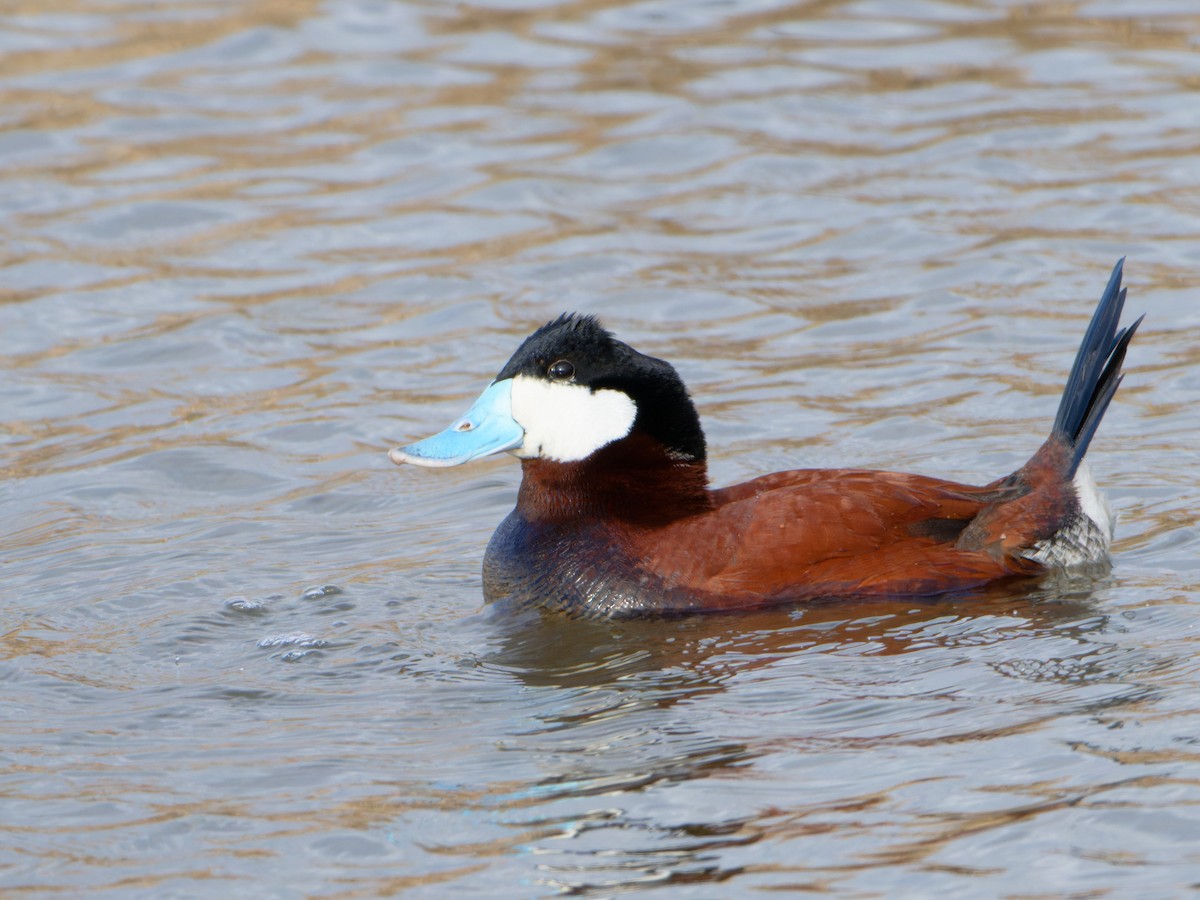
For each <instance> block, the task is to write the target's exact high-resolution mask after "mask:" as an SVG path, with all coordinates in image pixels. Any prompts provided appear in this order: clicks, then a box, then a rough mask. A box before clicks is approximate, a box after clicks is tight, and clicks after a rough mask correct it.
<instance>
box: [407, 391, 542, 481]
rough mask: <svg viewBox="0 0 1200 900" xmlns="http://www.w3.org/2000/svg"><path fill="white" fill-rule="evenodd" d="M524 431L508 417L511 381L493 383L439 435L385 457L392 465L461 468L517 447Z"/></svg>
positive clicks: (510, 403)
mask: <svg viewBox="0 0 1200 900" xmlns="http://www.w3.org/2000/svg"><path fill="white" fill-rule="evenodd" d="M524 440H525V429H524V428H522V427H521V426H520V425H518V424H517V423H516V421H515V420H514V419H513V416H512V379H511V378H505V379H504V380H503V381H497V382H495V383H493V384H492V385H491V386H490V387H489V388H488V389H487V390H486V391H484V392H483V393H482V394H480V395H479V399H478V400H476V401H475V403H474V404H473V405H472V406H471V408H470V409H468V410H467V414H466V415H465V416H463V417H462V418H461V419H459V420H458V421H457V422H455V423H454V424H453V425H451V426H450V427H449V428H447V429H446V430H445V431H443V432H441V433H440V434H435V435H434V436H433V437H430V438H425V440H423V441H417V443H415V444H409V445H408V446H407V447H397V448H396V449H395V450H393V451H392V452H391V453H389V454H388V458H389V459H391V461H392V462H394V463H395V464H396V465H400V464H401V463H412V464H413V465H417V466H430V467H442V466H461V465H462V464H463V463H465V462H470V461H471V460H473V459H479V458H480V457H482V456H491V455H492V454H493V453H500V452H502V451H504V450H511V449H513V448H514V447H519V446H521V442H522V441H524Z"/></svg>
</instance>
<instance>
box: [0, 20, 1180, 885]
mask: <svg viewBox="0 0 1200 900" xmlns="http://www.w3.org/2000/svg"><path fill="white" fill-rule="evenodd" d="M1132 9H1133V8H1132V7H1131V6H1129V5H1127V4H1121V3H1111V2H1100V0H1095V2H1084V3H1081V4H1075V5H1072V6H1062V5H1054V4H1047V5H1043V4H1019V3H1010V2H1001V0H991V2H988V0H979V2H966V0H964V2H955V3H934V2H901V3H894V2H889V3H872V2H857V3H854V2H832V3H772V2H765V0H758V2H753V0H741V2H721V3H717V2H713V3H692V2H642V3H618V2H604V0H597V2H575V3H552V2H536V0H534V2H524V0H516V2H504V3H489V4H481V5H475V6H469V5H465V4H442V3H437V2H432V0H431V2H427V3H423V4H422V3H401V2H381V0H380V2H370V0H362V2H349V0H331V2H326V3H316V2H296V0H289V2H278V0H250V2H219V0H208V2H201V0H178V2H173V3H170V4H158V3H152V2H150V0H114V2H102V0H71V2H67V0H61V2H58V3H38V4H24V5H20V4H17V5H10V6H9V7H7V8H6V9H5V10H4V11H3V13H2V15H0V54H3V55H2V56H0V99H2V101H3V102H2V103H0V111H2V112H0V123H2V129H3V130H2V131H0V179H2V190H0V236H2V238H3V240H2V241H0V267H2V271H3V277H2V278H0V353H2V354H3V358H2V359H0V410H2V414H0V448H2V449H0V504H2V506H0V508H2V509H3V511H4V517H3V519H4V521H3V525H0V584H2V585H3V594H2V595H3V598H4V602H3V604H2V606H0V680H2V681H3V690H2V691H0V731H2V733H3V738H2V743H0V746H2V747H3V750H2V751H0V797H3V802H2V803H0V886H3V888H4V889H5V890H6V891H8V892H13V893H17V892H19V893H20V894H21V895H22V896H33V897H37V896H64V895H72V894H78V893H83V892H88V893H93V894H97V895H104V894H111V895H119V896H131V897H139V896H144V897H156V898H157V897H164V896H214V895H217V896H234V897H256V898H257V897H294V896H317V897H375V896H382V895H393V894H400V893H404V894H408V895H412V896H455V897H462V896H472V895H486V896H511V897H531V896H549V895H553V894H555V893H560V892H565V893H574V894H579V895H583V896H609V895H613V894H616V893H622V892H632V891H637V890H642V889H645V890H653V889H660V888H664V887H666V888H669V893H670V895H671V896H681V897H713V896H743V895H752V894H755V895H756V894H758V893H760V892H761V891H764V890H806V891H823V892H839V893H843V894H846V895H849V896H906V895H907V896H925V897H928V896H962V895H964V894H972V895H1022V896H1029V895H1038V896H1046V895H1064V894H1070V895H1085V894H1087V895H1101V894H1104V893H1105V892H1110V893H1115V894H1120V895H1124V896H1175V895H1179V894H1181V893H1183V892H1185V891H1186V890H1187V889H1188V888H1189V886H1192V885H1195V884H1197V883H1200V850H1197V847H1200V814H1198V813H1197V809H1198V808H1200V806H1198V804H1200V787H1198V785H1200V748H1198V745H1197V735H1200V703H1198V702H1197V700H1196V698H1197V697H1198V696H1200V663H1197V662H1196V659H1197V658H1200V612H1198V610H1200V606H1198V605H1197V601H1198V600H1200V590H1198V588H1197V573H1198V571H1200V566H1198V563H1197V556H1198V554H1197V548H1198V545H1200V533H1198V530H1197V524H1196V513H1195V510H1196V506H1197V488H1196V485H1197V484H1198V483H1200V454H1197V453H1196V451H1195V449H1194V444H1195V440H1196V438H1195V433H1196V425H1197V420H1196V415H1195V409H1196V404H1197V399H1198V395H1200V374H1198V373H1200V366H1198V363H1200V351H1198V350H1197V342H1196V337H1195V336H1196V334H1197V328H1198V327H1200V307H1198V305H1197V303H1196V299H1195V283H1196V275H1195V273H1196V271H1197V269H1198V267H1200V113H1198V112H1197V106H1196V102H1195V99H1196V98H1195V86H1196V79H1197V77H1198V75H1200V55H1197V53H1196V49H1197V44H1198V42H1200V15H1198V14H1197V13H1196V12H1195V10H1194V7H1193V4H1191V3H1190V2H1183V0H1176V2H1171V0H1162V2H1157V3H1154V4H1139V5H1138V6H1137V11H1136V13H1134V12H1132V11H1131V10H1132ZM1123 254H1127V255H1128V258H1129V262H1128V268H1127V277H1128V283H1129V285H1130V308H1131V310H1132V311H1133V312H1134V313H1135V314H1136V313H1140V312H1145V313H1147V319H1146V323H1145V325H1144V328H1143V331H1142V332H1141V333H1139V335H1138V337H1137V340H1136V342H1135V344H1134V347H1133V349H1132V351H1131V353H1130V358H1129V364H1128V369H1129V376H1128V379H1127V381H1126V383H1125V385H1124V386H1123V388H1122V390H1121V392H1120V394H1119V396H1118V398H1117V400H1116V402H1115V403H1114V405H1113V407H1112V409H1111V410H1110V412H1109V415H1108V417H1107V419H1106V421H1105V423H1104V426H1103V428H1102V430H1101V432H1100V435H1099V437H1098V438H1097V440H1096V443H1095V444H1094V446H1093V450H1092V452H1091V454H1090V459H1091V462H1092V467H1093V470H1094V471H1095V473H1096V475H1097V478H1098V480H1099V481H1100V482H1101V483H1102V484H1103V485H1105V486H1106V488H1107V491H1108V495H1109V497H1110V499H1111V501H1112V503H1113V505H1114V507H1115V508H1116V509H1117V510H1118V512H1119V515H1120V521H1119V525H1118V541H1117V543H1116V546H1115V557H1116V566H1115V568H1114V571H1113V573H1112V575H1111V576H1109V577H1106V578H1103V579H1100V580H1099V581H1079V580H1077V581H1068V582H1062V583H1051V584H1046V585H1042V586H1039V587H1027V588H1023V589H1018V590H1008V591H1000V592H997V593H996V594H994V595H992V596H989V597H987V598H984V599H979V600H976V601H973V602H971V603H959V604H955V603H949V602H943V603H931V604H923V605H916V604H912V603H890V604H889V603H881V604H874V605H871V606H869V607H861V606H856V607H831V608H825V609H819V610H786V609H784V610H779V611H775V612H770V613H761V614H754V615H746V616H736V617H720V618H709V619H698V620H685V621H676V622H650V623H645V622H643V623H628V624H621V625H594V624H593V625H588V624H582V623H573V622H567V621H559V620H555V619H549V620H542V619H540V618H538V617H536V616H531V617H526V618H522V617H518V618H512V617H504V616H498V615H496V614H494V613H491V612H489V611H488V610H486V609H484V608H482V606H481V595H480V584H479V564H480V560H481V558H482V553H483V548H484V546H485V544H486V542H487V539H488V536H489V535H490V533H491V531H492V529H493V528H494V527H495V525H496V523H497V522H498V521H499V520H500V519H501V518H502V517H503V515H504V514H505V513H506V512H507V510H508V509H509V508H511V505H512V502H513V495H514V490H515V486H516V483H517V479H518V471H517V468H516V467H515V466H514V465H513V464H512V463H511V462H505V461H491V462H486V463H481V464H478V465H475V466H474V467H469V468H464V469H456V470H450V471H442V472H430V471H420V470H416V469H397V468H395V467H393V466H391V465H390V464H389V463H388V461H387V459H386V455H385V453H386V450H387V449H388V448H389V447H391V446H394V445H396V444H399V443H404V442H407V441H409V440H412V439H414V438H418V437H422V436H424V435H426V434H429V433H432V432H433V431H435V430H439V429H440V428H442V427H443V426H444V425H446V424H447V423H449V422H450V421H451V420H452V419H453V418H454V417H456V416H457V415H458V414H459V413H461V412H462V410H463V409H465V407H466V405H467V404H468V403H469V402H470V401H471V400H472V399H473V398H474V397H475V396H476V394H477V393H478V392H479V391H480V390H481V389H482V387H483V386H484V385H485V384H486V383H487V381H488V380H489V379H490V378H491V377H492V376H493V375H494V374H495V372H496V371H497V370H498V369H499V367H500V365H501V364H502V363H503V362H504V360H505V359H507V357H508V355H509V354H510V353H511V352H512V350H513V349H514V348H515V346H516V344H517V343H518V342H519V340H520V339H521V338H522V337H523V336H524V335H525V334H527V333H528V332H529V331H530V330H531V329H532V328H533V327H535V326H536V325H538V324H540V323H542V322H544V321H545V320H547V319H548V318H550V317H552V316H554V315H557V314H558V313H559V312H561V311H563V310H567V309H575V310H581V311H586V312H595V313H598V314H600V315H601V316H602V317H603V318H604V320H605V322H606V323H607V324H608V325H609V326H610V327H612V328H614V329H615V330H616V331H617V332H618V333H619V334H620V335H621V336H622V337H624V338H625V339H627V340H629V341H630V342H632V343H633V344H634V345H635V346H637V347H639V348H641V349H643V350H645V351H646V352H650V353H654V354H655V355H659V356H663V357H666V358H668V359H671V360H672V361H674V362H675V363H676V365H677V367H678V368H679V369H680V371H681V373H682V374H683V376H684V378H685V380H686V381H687V382H688V384H689V386H690V387H691V389H692V391H693V394H694V396H695V398H696V400H697V403H698V406H699V408H700V411H701V414H702V416H703V417H704V419H705V422H706V427H707V432H708V437H709V442H710V446H711V448H712V460H711V468H712V471H713V473H714V478H715V480H716V481H717V482H718V483H722V484H724V483H729V482H733V481H737V480H741V479H744V478H747V477H750V476H752V475H755V474H759V473H762V472H766V471H771V470H775V469H780V468H789V467H797V466H820V465H861V466H870V467H886V468H895V469H901V470H916V471H926V472H931V471H933V472H939V473H942V474H946V475H949V476H954V477H960V478H963V479H967V480H972V481H976V482H978V481H984V480H989V479H991V478H993V477H995V476H997V475H1000V474H1002V473H1004V472H1006V471H1009V470H1011V469H1012V468H1014V467H1015V466H1017V465H1018V464H1019V463H1020V462H1021V461H1023V459H1024V458H1025V457H1026V456H1027V455H1028V454H1029V453H1030V452H1031V451H1032V450H1033V449H1034V447H1035V446H1036V445H1037V443H1038V442H1039V440H1040V438H1041V436H1042V435H1043V434H1044V433H1045V431H1046V429H1047V428H1048V425H1049V422H1050V419H1051V417H1052V416H1053V410H1054V407H1055V404H1056V398H1057V395H1058V392H1059V390H1060V389H1061V385H1062V383H1063V381H1064V379H1065V377H1066V372H1067V369H1068V367H1069V364H1070V360H1071V357H1072V354H1073V353H1074V350H1075V347H1076V345H1077V344H1078V341H1079V338H1080V336H1081V334H1082V331H1083V328H1084V325H1085V324H1086V320H1087V317H1088V315H1089V314H1090V312H1091V309H1092V305H1093V304H1094V302H1095V300H1096V299H1097V298H1098V297H1099V294H1100V291H1101V289H1102V288H1103V286H1104V282H1105V279H1106V278H1107V274H1108V270H1109V268H1110V266H1111V265H1112V263H1113V261H1114V260H1115V259H1116V258H1117V257H1118V256H1121V255H1123Z"/></svg>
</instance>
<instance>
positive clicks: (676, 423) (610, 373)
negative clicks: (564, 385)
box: [496, 313, 706, 462]
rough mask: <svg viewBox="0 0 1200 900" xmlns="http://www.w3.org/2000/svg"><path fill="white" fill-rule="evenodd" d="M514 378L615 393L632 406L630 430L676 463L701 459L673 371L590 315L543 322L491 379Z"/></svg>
mask: <svg viewBox="0 0 1200 900" xmlns="http://www.w3.org/2000/svg"><path fill="white" fill-rule="evenodd" d="M516 375H523V376H526V377H529V378H540V379H542V380H544V381H550V382H555V381H564V382H569V383H572V384H579V385H584V386H585V387H587V388H589V389H591V390H592V391H598V390H604V389H610V390H618V391H621V392H623V393H625V394H626V395H628V396H629V397H630V398H631V399H632V400H633V402H634V405H635V406H636V407H637V418H636V420H635V421H634V424H633V430H634V431H640V432H642V433H643V434H646V435H649V436H650V437H653V438H655V439H656V440H658V441H659V442H660V443H661V444H662V445H663V446H664V447H665V448H666V449H667V451H668V452H669V453H670V454H671V455H672V456H674V457H676V458H678V459H680V460H681V461H682V460H688V461H696V462H701V461H703V460H704V459H705V455H706V453H705V445H704V432H703V431H702V430H701V428H700V417H699V415H697V413H696V408H695V406H693V405H692V401H691V398H690V397H688V392H687V388H686V387H684V384H683V381H682V379H680V377H679V374H678V373H677V372H676V371H675V367H674V366H672V365H671V364H670V363H669V362H666V361H665V360H661V359H655V358H654V357H653V356H646V355H645V354H644V353H639V352H638V351H636V350H634V349H633V348H632V347H630V346H629V345H628V344H626V343H623V342H622V341H619V340H617V339H616V338H614V337H613V336H612V334H611V333H610V332H609V331H608V330H607V329H605V328H604V327H603V326H602V325H601V324H600V322H599V321H598V320H597V319H596V317H595V316H581V315H578V314H576V313H563V314H562V315H561V316H559V317H558V318H557V319H555V320H554V321H552V322H547V323H546V324H545V325H543V326H542V327H541V328H539V329H538V330H537V331H535V332H534V333H533V334H531V335H530V336H529V337H527V338H526V339H525V340H524V341H523V342H522V344H521V346H520V347H518V348H517V352H516V353H514V354H513V355H512V358H511V359H509V361H508V362H507V363H506V364H505V365H504V368H503V369H501V370H500V373H499V374H498V375H497V376H496V380H497V381H500V380H502V379H505V378H512V377H514V376H516Z"/></svg>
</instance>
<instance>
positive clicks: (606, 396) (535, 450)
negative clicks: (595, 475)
mask: <svg viewBox="0 0 1200 900" xmlns="http://www.w3.org/2000/svg"><path fill="white" fill-rule="evenodd" d="M512 416H513V418H514V419H515V420H516V422H517V424H518V425H520V426H521V427H522V428H524V429H525V442H524V443H523V444H522V445H521V446H520V447H518V448H517V449H515V450H513V451H512V453H513V455H514V456H518V457H520V458H522V459H529V458H540V459H554V460H558V461H559V462H575V461H577V460H581V459H587V457H589V456H591V455H592V454H593V453H595V452H596V451H597V450H599V449H600V448H601V447H603V446H605V445H606V444H611V443H612V442H613V441H619V440H620V439H621V438H623V437H625V435H627V434H629V432H630V430H631V429H632V428H633V423H634V420H635V419H636V418H637V406H636V405H635V404H634V402H633V400H632V399H630V397H629V395H628V394H625V393H622V392H621V391H617V390H599V391H592V390H590V389H589V388H588V387H586V386H585V385H582V384H564V383H555V382H551V381H543V380H542V379H540V378H530V377H529V376H526V375H517V376H515V377H514V378H513V385H512Z"/></svg>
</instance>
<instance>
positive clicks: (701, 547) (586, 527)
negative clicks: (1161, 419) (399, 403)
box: [389, 259, 1141, 617]
mask: <svg viewBox="0 0 1200 900" xmlns="http://www.w3.org/2000/svg"><path fill="white" fill-rule="evenodd" d="M1123 264H1124V260H1123V259H1122V260H1121V261H1120V262H1118V263H1117V265H1116V267H1115V268H1114V269H1113V273H1112V277H1111V278H1110V280H1109V282H1108V287H1107V288H1106V289H1105V291H1104V295H1103V296H1102V297H1101V299H1100V305H1099V307H1098V308H1097V310H1096V313H1095V315H1094V316H1093V317H1092V321H1091V324H1090V325H1089V326H1088V330H1087V333H1086V334H1085V336H1084V338H1083V344H1082V345H1081V346H1080V348H1079V353H1078V355H1077V356H1076V358H1075V364H1074V366H1073V367H1072V369H1071V374H1070V376H1069V377H1068V379H1067V385H1066V389H1065V390H1064V391H1063V395H1062V400H1061V402H1060V403H1059V407H1058V415H1057V416H1056V417H1055V419H1054V425H1053V428H1052V429H1051V431H1050V436H1049V437H1048V438H1047V439H1046V442H1045V443H1044V444H1042V446H1041V448H1040V449H1039V450H1038V451H1037V452H1036V453H1035V454H1034V455H1033V457H1032V458H1031V459H1030V460H1029V461H1028V462H1027V463H1026V464H1025V465H1024V466H1022V467H1021V468H1020V469H1018V470H1017V471H1016V472H1013V473H1012V474H1011V475H1006V476H1004V477H1003V478H1000V479H997V480H996V481H993V482H991V483H990V484H986V485H983V486H981V487H976V486H972V485H966V484H958V483H956V482H952V481H946V480H944V479H941V478H937V477H932V476H927V475H903V474H896V473H892V472H878V471H864V470H856V469H798V470H795V471H790V472H776V473H775V474H772V475H764V476H762V477H760V478H755V479H754V480H752V481H748V482H746V483H744V484H738V485H734V486H732V487H725V488H718V489H715V490H714V489H711V488H710V487H709V486H708V472H707V468H706V464H705V457H706V453H705V442H704V432H703V431H702V430H701V428H700V418H699V416H698V415H697V414H696V409H695V407H694V406H693V405H692V401H691V399H690V398H689V397H688V393H687V389H686V388H685V387H684V385H683V382H682V381H681V380H680V378H679V376H678V374H676V372H675V369H674V368H673V367H672V366H671V365H670V364H669V363H667V362H664V361H663V360H661V359H655V358H653V357H651V356H645V355H643V354H641V353H639V352H638V351H636V350H634V349H633V348H632V347H630V346H629V345H627V344H624V343H622V342H621V341H618V340H616V339H615V338H614V337H613V336H612V335H611V334H610V333H609V332H608V331H606V330H605V329H604V328H602V327H601V325H600V323H599V322H597V321H596V319H595V318H593V317H592V316H579V315H570V314H568V315H563V316H560V317H559V318H558V319H555V320H554V321H553V322H550V323H549V324H547V325H545V326H543V327H542V328H539V329H538V330H537V331H535V332H534V333H533V334H532V335H530V336H529V337H528V338H526V339H525V341H524V343H522V344H521V346H520V347H519V348H518V349H517V352H516V353H515V354H514V355H513V357H512V359H510V360H509V361H508V363H507V364H506V365H505V366H504V368H503V369H501V370H500V374H499V375H497V376H496V379H495V381H493V382H492V383H491V385H489V386H488V388H487V390H485V391H484V392H483V394H482V395H481V396H480V397H479V399H478V400H476V401H475V404H474V405H473V406H472V407H471V408H470V409H469V410H468V411H467V413H466V415H465V416H463V417H462V418H461V419H459V420H458V421H457V422H455V423H453V424H452V425H451V426H450V427H449V428H448V429H446V430H445V431H443V432H442V433H440V434H438V435H435V436H434V437H431V438H428V439H426V440H423V441H420V442H418V443H415V444H410V445H409V446H407V447H403V448H400V449H396V450H393V451H391V453H390V454H389V455H390V457H391V459H392V461H393V462H395V463H397V464H399V463H414V464H416V465H420V466H457V465H461V464H462V463H465V462H469V461H471V460H473V459H479V458H480V457H484V456H489V455H491V454H493V453H500V452H502V451H507V452H509V453H511V454H512V455H513V456H516V457H518V458H519V459H520V460H521V469H522V472H521V487H520V490H519V492H518V494H517V505H516V508H515V509H514V510H513V511H512V512H511V513H510V514H509V515H508V517H507V518H506V519H505V520H504V521H503V522H502V523H501V524H500V527H499V528H497V529H496V533H495V534H494V535H493V536H492V540H491V542H490V543H489V544H488V548H487V553H486V554H485V556H484V562H483V584H484V594H485V596H486V597H487V599H488V600H492V601H496V600H510V601H512V602H514V603H516V604H519V605H521V606H537V607H543V608H550V609H558V610H562V611H564V612H566V613H568V614H571V615H578V616H588V617H619V616H631V615H664V614H679V613H690V612H705V611H725V610H734V609H747V608H753V607H765V606H773V605H778V604H802V603H811V602H819V601H830V600H853V599H856V598H857V599H867V598H880V597H894V598H917V597H932V596H936V595H939V594H948V593H955V592H963V591H969V590H973V589H977V588H980V587H982V586H984V585H987V584H989V583H991V582H995V581H998V580H1001V579H1006V578H1013V577H1021V576H1025V577H1028V576H1036V575H1039V574H1043V573H1046V572H1048V571H1052V570H1055V569H1063V568H1069V567H1073V566H1079V565H1086V564H1096V563H1099V564H1102V565H1104V564H1107V563H1108V561H1109V556H1108V550H1109V544H1110V541H1111V539H1112V516H1111V514H1110V513H1109V511H1108V507H1107V504H1106V503H1105V502H1104V499H1103V498H1102V497H1101V495H1100V493H1099V491H1098V490H1097V489H1096V486H1095V484H1094V482H1093V481H1092V479H1091V477H1090V475H1089V474H1088V471H1087V468H1086V466H1085V465H1084V464H1083V456H1084V453H1086V452H1087V448H1088V444H1089V442H1090V441H1091V439H1092V436H1093V435H1094V434H1095V432H1096V428H1097V426H1098V425H1099V424H1100V419H1101V418H1102V417H1103V416H1104V411H1105V410H1106V409H1107V408H1108V405H1109V403H1110V402H1111V401H1112V398H1113V395H1114V394H1115V393H1116V390H1117V388H1118V386H1119V385H1120V384H1121V379H1122V377H1123V376H1122V374H1121V365H1122V362H1123V361H1124V358H1125V350H1126V348H1127V347H1128V345H1129V341H1130V339H1131V338H1132V337H1133V334H1134V332H1135V331H1136V330H1137V327H1138V325H1139V324H1140V323H1141V319H1138V320H1137V321H1136V322H1134V323H1133V325H1131V326H1130V327H1128V328H1123V329H1120V330H1118V328H1117V325H1118V321H1119V319H1120V317H1121V310H1122V307H1123V306H1124V303H1125V291H1124V290H1123V289H1122V288H1121V272H1122V267H1123Z"/></svg>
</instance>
